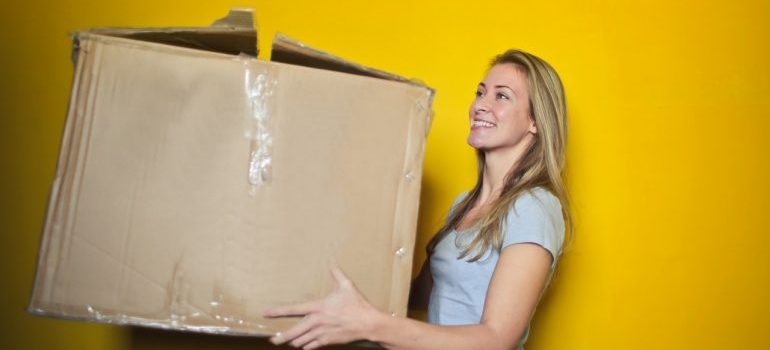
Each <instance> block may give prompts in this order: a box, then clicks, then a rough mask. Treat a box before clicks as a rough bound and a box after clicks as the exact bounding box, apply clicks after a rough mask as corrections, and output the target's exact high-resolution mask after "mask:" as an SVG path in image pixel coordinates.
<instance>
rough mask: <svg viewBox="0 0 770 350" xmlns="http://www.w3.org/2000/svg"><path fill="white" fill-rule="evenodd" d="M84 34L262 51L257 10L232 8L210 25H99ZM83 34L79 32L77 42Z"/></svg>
mask: <svg viewBox="0 0 770 350" xmlns="http://www.w3.org/2000/svg"><path fill="white" fill-rule="evenodd" d="M82 33H93V34H101V35H109V36H116V37H123V38H129V39H135V40H142V41H149V42H156V43H161V44H168V45H174V46H181V47H187V48H192V49H199V50H206V51H214V52H220V53H226V54H232V55H238V54H241V53H243V54H246V55H250V56H254V57H256V56H257V54H258V49H257V31H256V29H255V27H254V10H253V9H231V10H230V13H228V15H227V16H225V17H224V18H221V19H219V20H217V21H215V22H214V23H213V24H212V25H211V26H210V27H172V28H95V29H91V30H88V31H84V32H82ZM79 34H80V33H77V34H76V35H75V36H76V40H75V42H77V36H78V35H79Z"/></svg>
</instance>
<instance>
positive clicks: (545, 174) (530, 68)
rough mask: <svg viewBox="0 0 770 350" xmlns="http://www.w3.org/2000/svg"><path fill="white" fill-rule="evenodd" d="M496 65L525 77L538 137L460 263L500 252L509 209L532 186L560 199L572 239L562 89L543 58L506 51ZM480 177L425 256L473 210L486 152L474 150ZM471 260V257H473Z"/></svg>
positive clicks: (514, 166) (511, 173) (513, 167)
mask: <svg viewBox="0 0 770 350" xmlns="http://www.w3.org/2000/svg"><path fill="white" fill-rule="evenodd" d="M499 64H511V65H513V66H514V67H516V68H517V69H519V70H521V72H522V73H525V75H526V77H527V87H528V92H529V110H530V115H531V116H532V118H533V119H534V121H535V126H536V128H537V133H536V134H535V136H536V137H535V138H534V142H532V144H531V145H530V147H529V149H527V151H526V152H525V153H524V155H523V156H522V158H521V159H520V160H519V161H518V163H517V164H511V169H510V170H509V172H508V174H507V175H506V177H505V180H504V184H503V188H502V190H501V193H500V195H499V197H497V198H496V199H495V200H494V201H493V203H491V208H490V210H489V211H488V212H487V213H486V214H485V215H484V216H483V217H481V218H480V219H479V221H478V223H477V225H478V226H479V233H478V234H477V235H476V236H475V237H474V238H473V240H472V241H471V242H469V243H468V245H467V246H465V247H464V248H463V250H462V253H461V255H460V258H468V257H469V259H468V261H471V262H472V261H476V260H479V259H480V258H481V257H482V256H484V254H485V253H486V251H487V249H488V247H493V248H494V249H495V250H497V251H498V252H499V251H500V250H501V249H502V242H503V237H502V224H503V222H504V221H505V218H506V215H507V213H508V210H509V208H511V206H512V205H513V203H514V202H515V201H516V199H517V198H519V196H520V195H521V194H522V193H524V192H526V191H528V190H531V189H533V188H535V187H543V188H545V189H547V190H548V191H550V192H551V193H552V194H553V195H554V196H556V197H557V198H558V199H559V202H560V203H561V208H562V215H563V216H564V222H565V227H567V232H566V233H565V234H567V235H568V237H569V238H571V237H572V216H571V212H570V206H569V199H568V196H567V190H566V186H565V184H564V180H563V179H562V173H563V170H564V163H565V158H566V157H565V148H566V143H567V108H566V102H565V96H564V87H563V86H562V83H561V79H559V75H558V74H556V71H555V70H554V69H553V67H551V66H550V65H549V64H548V63H546V62H545V61H544V60H542V59H541V58H539V57H537V56H534V55H532V54H529V53H526V52H524V51H521V50H508V51H506V52H504V53H502V54H500V55H498V56H496V57H495V58H494V59H492V62H491V64H490V68H491V67H494V66H496V65H499ZM476 155H477V160H478V178H477V180H476V185H475V186H474V187H473V189H472V190H471V191H470V192H469V193H468V194H467V195H466V196H465V198H464V199H463V200H462V201H460V202H459V203H458V204H457V206H456V207H455V209H454V210H453V211H452V212H451V213H450V214H449V217H448V218H447V221H446V223H445V224H444V226H443V227H442V228H441V229H440V230H439V231H438V233H437V234H436V235H435V236H434V237H433V239H431V241H430V243H429V244H428V254H429V255H430V254H432V253H433V250H434V248H435V247H436V245H437V244H438V242H439V241H441V239H443V238H444V237H445V236H446V235H447V234H448V233H449V232H451V231H452V230H453V229H455V228H456V227H457V226H458V225H459V224H460V222H461V221H462V219H463V217H464V216H465V215H466V214H467V213H468V212H469V211H470V210H471V208H473V205H474V203H476V200H477V199H478V198H479V195H480V194H481V187H482V184H483V174H484V169H485V166H486V161H485V159H484V152H483V151H480V150H477V151H476ZM472 253H473V255H472V256H471V254H472Z"/></svg>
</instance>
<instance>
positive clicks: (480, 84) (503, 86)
mask: <svg viewBox="0 0 770 350" xmlns="http://www.w3.org/2000/svg"><path fill="white" fill-rule="evenodd" d="M479 86H483V87H484V88H485V89H486V88H487V84H484V83H483V82H481V83H479ZM495 88H496V89H499V88H506V89H508V90H511V92H513V93H514V94H515V95H517V96H518V95H519V94H518V93H517V92H516V90H514V89H512V88H511V87H510V86H508V85H495Z"/></svg>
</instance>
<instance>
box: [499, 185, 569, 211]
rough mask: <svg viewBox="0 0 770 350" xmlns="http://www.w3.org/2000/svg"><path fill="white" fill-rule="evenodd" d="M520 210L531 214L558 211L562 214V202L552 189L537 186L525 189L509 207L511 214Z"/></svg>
mask: <svg viewBox="0 0 770 350" xmlns="http://www.w3.org/2000/svg"><path fill="white" fill-rule="evenodd" d="M520 211H523V212H526V213H530V214H549V213H558V214H559V216H561V202H560V201H559V198H558V197H556V196H555V195H554V194H553V193H551V191H549V190H547V189H545V188H543V187H535V188H532V189H529V190H526V191H524V192H523V193H522V194H521V195H519V198H517V199H516V201H515V202H514V203H513V205H512V206H511V208H510V209H509V214H514V215H515V214H518V213H519V212H520Z"/></svg>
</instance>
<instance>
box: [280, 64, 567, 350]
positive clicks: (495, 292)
mask: <svg viewBox="0 0 770 350" xmlns="http://www.w3.org/2000/svg"><path fill="white" fill-rule="evenodd" d="M469 124H470V133H469V136H468V144H469V145H470V146H472V147H473V148H475V149H476V151H477V157H478V163H479V172H478V180H477V182H476V185H475V186H474V187H473V189H471V190H470V191H468V192H466V193H464V194H461V195H460V196H459V197H458V198H457V199H456V200H455V203H454V204H453V205H452V208H451V209H450V212H449V215H448V218H447V221H446V223H445V225H444V227H442V228H441V230H440V231H439V232H438V233H437V234H436V236H435V237H434V238H433V239H432V241H431V242H430V244H429V246H428V252H429V260H428V261H427V262H426V264H424V265H423V268H422V270H421V272H420V274H419V276H418V277H417V279H416V280H415V282H414V284H413V289H412V296H411V301H410V302H411V304H412V306H413V307H425V306H427V308H428V323H424V322H420V321H417V320H412V319H408V318H402V317H391V316H390V315H388V314H385V313H383V312H381V311H379V310H377V309H375V308H374V307H372V306H371V305H370V304H369V303H367V301H366V300H365V299H364V298H363V297H362V296H361V294H360V293H359V292H358V291H357V290H356V288H355V286H354V285H353V284H352V283H351V281H350V280H349V279H348V278H347V277H346V276H345V275H344V274H343V273H342V272H341V271H339V270H337V269H335V270H333V271H332V273H333V275H334V277H335V279H336V280H337V284H338V286H337V289H336V290H335V291H334V292H332V293H331V294H330V295H329V296H327V297H326V298H325V299H322V300H320V301H316V302H310V303H305V304H300V305H294V306H287V307H279V308H275V309H272V310H268V311H266V312H265V316H266V317H285V316H305V319H304V320H303V321H301V322H300V323H299V324H297V325H296V326H294V327H293V328H291V329H290V330H288V331H286V332H284V333H279V334H276V335H275V336H274V337H272V338H271V341H272V342H273V343H274V344H284V343H288V344H289V345H292V346H294V347H302V348H304V349H315V348H318V347H321V346H325V345H330V344H341V343H348V342H352V341H356V340H369V341H373V342H376V343H379V344H380V345H382V346H383V347H385V348H387V349H440V350H451V349H486V350H488V349H501V350H502V349H505V350H508V349H523V344H524V342H525V341H526V339H527V336H528V334H529V322H530V319H531V318H532V315H533V313H534V310H535V306H536V305H537V303H538V301H539V300H540V296H541V295H542V293H543V291H544V290H545V289H546V287H547V286H548V284H549V281H550V279H551V276H552V274H553V271H554V268H555V267H556V263H557V261H558V259H559V256H560V255H561V247H562V243H563V242H564V237H565V227H569V223H570V214H569V213H570V212H569V206H568V202H567V195H566V190H565V186H564V182H563V181H562V170H563V168H564V158H565V157H564V155H565V141H566V134H567V125H566V107H565V100H564V89H563V87H562V84H561V81H560V79H559V77H558V75H557V74H556V72H555V71H554V69H553V68H552V67H551V66H550V65H548V63H546V62H545V61H543V60H542V59H540V58H538V57H536V56H534V55H531V54H528V53H526V52H522V51H519V50H509V51H507V52H505V53H503V54H501V55H499V56H497V57H495V58H494V59H493V61H492V64H491V66H490V68H489V70H488V71H487V74H486V76H485V78H484V80H483V81H482V82H480V83H479V85H478V87H477V90H476V98H475V99H474V101H473V103H472V104H471V107H470V111H469Z"/></svg>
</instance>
